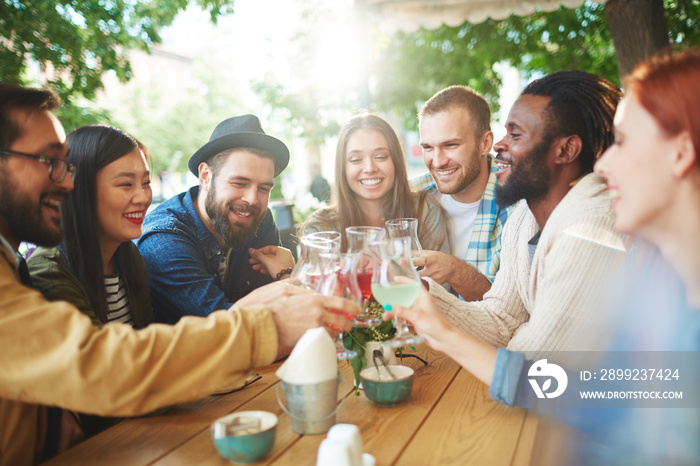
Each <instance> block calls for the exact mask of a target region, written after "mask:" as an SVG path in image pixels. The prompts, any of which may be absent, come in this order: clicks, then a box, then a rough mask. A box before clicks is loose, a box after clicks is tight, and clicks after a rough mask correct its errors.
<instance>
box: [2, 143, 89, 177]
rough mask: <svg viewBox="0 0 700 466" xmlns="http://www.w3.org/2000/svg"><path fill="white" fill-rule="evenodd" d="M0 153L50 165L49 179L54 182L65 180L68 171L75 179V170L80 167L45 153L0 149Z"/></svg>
mask: <svg viewBox="0 0 700 466" xmlns="http://www.w3.org/2000/svg"><path fill="white" fill-rule="evenodd" d="M0 154H4V155H9V156H10V157H22V158H25V159H32V160H38V161H39V162H41V163H45V164H46V165H48V166H49V179H50V180H51V181H53V182H54V183H61V182H63V180H64V178H65V177H66V173H69V174H70V177H71V179H73V180H74V179H75V171H76V170H77V169H78V167H76V166H75V165H72V164H70V163H68V162H66V161H65V160H63V159H57V158H55V157H46V156H43V155H32V154H25V153H24V152H14V151H11V150H4V149H0Z"/></svg>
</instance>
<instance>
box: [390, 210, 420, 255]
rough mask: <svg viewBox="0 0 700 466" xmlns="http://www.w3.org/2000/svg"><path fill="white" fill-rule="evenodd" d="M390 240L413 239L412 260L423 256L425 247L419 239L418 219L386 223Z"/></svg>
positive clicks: (396, 219) (397, 219) (396, 220)
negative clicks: (405, 237) (404, 237)
mask: <svg viewBox="0 0 700 466" xmlns="http://www.w3.org/2000/svg"><path fill="white" fill-rule="evenodd" d="M384 225H385V226H386V231H387V233H388V235H389V238H401V237H403V236H407V237H409V238H410V239H411V258H412V259H415V258H416V257H420V256H422V255H423V247H422V246H421V245H420V240H419V239H418V219H417V218H395V219H393V220H387V221H386V222H384Z"/></svg>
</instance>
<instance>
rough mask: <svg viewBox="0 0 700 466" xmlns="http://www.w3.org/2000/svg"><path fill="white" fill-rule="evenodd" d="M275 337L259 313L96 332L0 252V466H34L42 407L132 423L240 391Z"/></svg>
mask: <svg viewBox="0 0 700 466" xmlns="http://www.w3.org/2000/svg"><path fill="white" fill-rule="evenodd" d="M276 354H277V331H276V328H275V324H274V320H273V317H272V314H271V313H270V312H269V311H268V310H266V309H264V308H263V307H251V308H248V309H243V310H235V311H217V312H215V313H213V314H211V315H210V316H209V317H208V318H206V319H205V318H200V317H191V316H190V317H184V318H183V319H181V320H180V321H179V322H178V323H177V324H176V325H174V326H170V325H160V324H153V325H150V326H148V327H146V328H144V329H141V330H134V329H132V328H131V327H130V326H128V325H124V324H107V325H105V326H104V327H103V328H102V329H99V328H97V327H95V326H94V325H93V324H92V322H91V321H90V319H89V318H88V317H86V316H85V315H84V314H82V313H81V312H80V311H78V309H77V308H75V307H73V306H72V305H70V304H68V303H66V302H60V301H57V302H52V303H51V302H48V301H46V300H45V299H44V297H43V296H42V295H41V293H39V292H38V291H35V290H33V289H31V288H27V287H25V286H24V285H22V284H21V282H20V280H19V274H18V271H17V265H16V262H15V258H14V255H13V253H12V252H11V251H9V250H8V249H7V248H6V247H3V246H2V245H0V466H4V465H13V466H15V465H29V464H34V463H36V462H37V461H38V460H39V457H40V454H41V450H42V448H43V445H44V441H45V439H46V427H47V426H46V408H45V407H44V406H58V407H61V408H66V409H69V410H74V411H80V412H84V413H91V414H97V415H101V416H134V415H140V414H145V413H149V412H151V411H153V410H155V409H157V408H161V407H164V406H168V405H172V404H176V403H182V402H185V401H189V400H193V399H197V398H201V397H204V396H207V395H209V394H211V393H213V392H216V391H221V390H228V389H232V388H235V387H239V386H242V385H243V384H244V381H245V378H246V375H247V373H248V371H249V369H250V368H251V367H255V366H261V365H267V364H270V363H272V361H273V360H274V357H275V355H276Z"/></svg>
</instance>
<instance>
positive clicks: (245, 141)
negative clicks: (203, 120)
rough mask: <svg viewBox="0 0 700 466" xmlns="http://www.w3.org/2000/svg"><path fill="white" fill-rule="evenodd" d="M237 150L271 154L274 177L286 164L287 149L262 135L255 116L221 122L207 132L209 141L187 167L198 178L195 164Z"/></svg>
mask: <svg viewBox="0 0 700 466" xmlns="http://www.w3.org/2000/svg"><path fill="white" fill-rule="evenodd" d="M238 147H243V148H246V147H250V148H253V149H260V150H264V151H267V152H269V153H271V154H272V157H273V158H274V162H275V176H277V175H279V174H280V173H281V172H282V170H284V169H285V168H286V167H287V164H288V163H289V149H287V146H285V145H284V143H283V142H282V141H280V140H279V139H277V138H274V137H272V136H270V135H268V134H265V131H263V129H262V126H260V120H259V119H258V117H256V116H255V115H241V116H236V117H232V118H229V119H227V120H224V121H222V122H221V123H219V124H218V125H216V128H214V132H213V133H211V137H210V138H209V142H208V143H206V144H204V145H203V146H202V147H200V148H199V150H197V152H195V153H194V154H192V157H190V161H189V163H188V164H187V166H188V167H189V168H190V171H191V172H192V173H194V176H199V164H200V163H202V162H206V161H207V160H209V159H210V158H211V157H213V156H215V155H216V154H218V153H220V152H223V151H225V150H229V149H236V148H238Z"/></svg>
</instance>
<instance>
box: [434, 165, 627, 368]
mask: <svg viewBox="0 0 700 466" xmlns="http://www.w3.org/2000/svg"><path fill="white" fill-rule="evenodd" d="M613 224H614V216H613V212H612V207H611V199H610V196H609V194H608V190H607V187H606V185H605V183H604V181H603V180H602V178H600V177H599V176H597V175H595V174H589V175H587V176H585V177H584V178H582V179H581V180H580V181H579V182H578V183H577V184H576V185H575V186H574V187H573V188H572V189H571V190H570V191H569V193H568V194H567V195H566V196H565V197H564V199H562V201H561V202H560V203H559V205H558V206H557V207H556V208H555V209H554V211H553V212H552V214H551V216H550V217H549V219H548V221H547V223H546V225H545V227H544V229H543V231H542V235H541V236H540V239H539V243H538V246H537V250H536V252H535V255H534V257H533V262H532V266H530V255H529V251H528V241H530V239H531V238H532V237H533V236H534V235H535V234H536V233H537V231H538V225H537V222H536V221H535V217H534V216H533V215H532V212H530V210H529V209H528V207H527V204H525V203H521V205H520V206H518V208H517V209H516V210H515V211H514V212H513V214H511V217H510V218H509V219H508V223H506V225H505V228H504V230H503V236H502V240H501V241H502V252H501V268H500V270H499V271H498V273H497V275H496V279H495V281H494V284H493V287H492V288H491V290H490V291H489V292H488V293H486V295H484V299H483V300H482V301H479V302H471V303H466V302H464V301H460V300H459V299H457V298H455V297H454V296H452V295H450V294H449V293H447V292H446V291H445V290H444V289H443V288H442V287H441V286H431V287H430V293H431V295H432V296H433V298H434V299H435V300H436V302H437V305H438V307H439V308H440V309H441V310H442V311H443V312H444V313H445V314H446V316H447V317H448V319H449V320H450V321H451V322H452V323H453V324H455V325H457V326H458V327H460V328H462V329H464V330H466V331H468V332H469V333H471V334H473V335H475V336H477V337H478V338H480V339H482V340H484V341H486V342H488V343H490V344H492V345H496V346H499V347H507V348H508V349H509V350H513V351H524V352H526V353H527V355H528V357H530V358H537V357H539V356H543V355H544V354H545V353H547V352H550V351H564V350H569V351H571V350H594V349H601V348H600V338H599V335H598V332H599V331H600V330H601V329H602V328H605V324H604V322H603V319H602V317H603V316H602V315H601V313H600V312H597V311H598V310H599V309H601V306H599V305H597V304H596V302H597V301H599V299H600V294H601V293H600V291H601V289H602V288H603V287H602V285H603V284H604V283H607V281H606V280H609V279H610V277H614V276H615V275H616V274H617V273H618V270H619V269H618V267H619V265H620V263H621V262H622V258H623V256H624V254H623V253H622V252H620V251H621V250H623V247H622V236H621V235H620V234H619V233H617V232H616V231H615V230H614V228H613Z"/></svg>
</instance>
